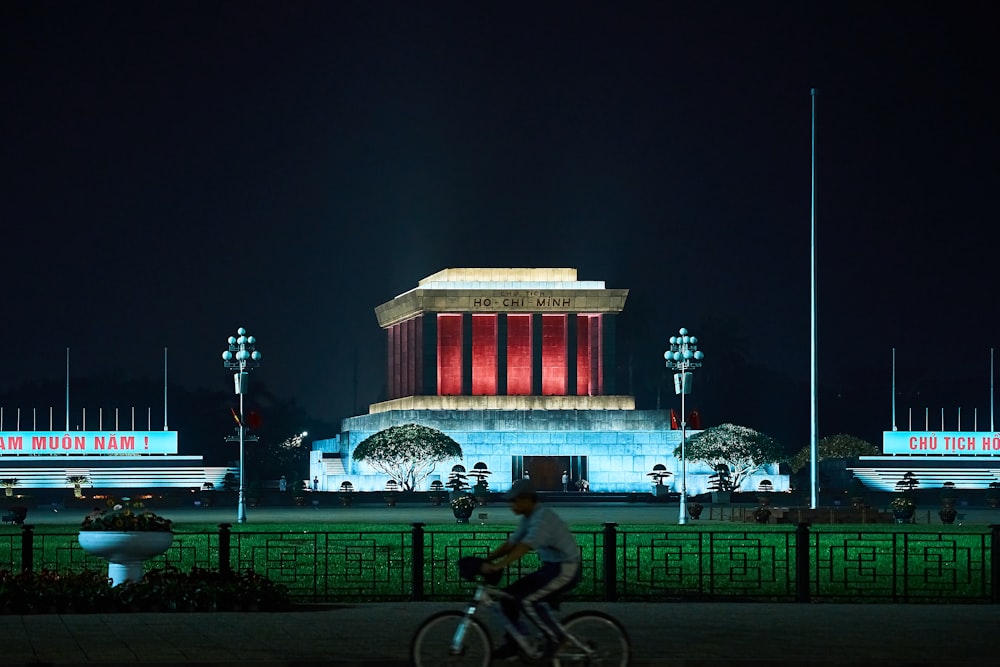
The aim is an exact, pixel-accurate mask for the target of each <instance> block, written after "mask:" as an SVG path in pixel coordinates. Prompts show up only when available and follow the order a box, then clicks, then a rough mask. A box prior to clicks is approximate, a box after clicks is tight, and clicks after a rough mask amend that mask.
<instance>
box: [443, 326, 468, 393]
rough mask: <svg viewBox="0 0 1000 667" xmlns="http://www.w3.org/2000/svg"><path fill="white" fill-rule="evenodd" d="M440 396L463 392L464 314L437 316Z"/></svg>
mask: <svg viewBox="0 0 1000 667" xmlns="http://www.w3.org/2000/svg"><path fill="white" fill-rule="evenodd" d="M437 323H438V335H437V363H438V373H437V376H438V382H437V384H438V386H437V393H438V396H458V395H460V394H461V393H462V316H461V315H451V314H439V315H438V316H437Z"/></svg>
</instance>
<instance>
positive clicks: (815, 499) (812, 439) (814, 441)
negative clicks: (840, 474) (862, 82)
mask: <svg viewBox="0 0 1000 667" xmlns="http://www.w3.org/2000/svg"><path fill="white" fill-rule="evenodd" d="M810 97H812V196H811V202H810V213H811V215H810V222H811V225H810V226H811V235H810V236H811V244H810V245H811V247H810V250H811V253H812V281H811V283H812V298H811V313H810V323H811V340H810V350H811V355H810V356H811V362H810V366H811V371H810V394H811V397H810V398H811V400H810V420H809V426H810V428H809V478H810V482H811V490H810V495H809V507H810V508H811V509H816V508H817V507H818V506H819V397H818V394H819V389H818V386H817V383H818V377H817V376H818V371H817V362H816V347H817V341H816V89H815V88H813V89H812V90H810Z"/></svg>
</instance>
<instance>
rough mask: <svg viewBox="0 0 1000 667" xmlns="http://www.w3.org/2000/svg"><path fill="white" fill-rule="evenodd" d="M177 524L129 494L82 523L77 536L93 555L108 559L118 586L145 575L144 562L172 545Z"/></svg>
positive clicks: (112, 579) (93, 513) (109, 570)
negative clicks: (135, 500)
mask: <svg viewBox="0 0 1000 667" xmlns="http://www.w3.org/2000/svg"><path fill="white" fill-rule="evenodd" d="M172 528H173V524H172V522H171V521H170V520H169V519H164V518H163V517H161V516H158V515H157V514H154V513H153V512H150V511H149V510H147V509H144V508H143V506H142V503H139V502H132V501H130V500H129V499H128V498H122V499H121V500H120V501H117V500H114V499H109V500H108V504H107V507H106V508H103V509H102V508H99V507H98V508H95V509H94V511H93V512H91V513H90V514H88V515H87V516H86V517H85V518H84V519H83V523H81V524H80V533H79V535H78V536H77V540H78V541H79V542H80V547H81V548H82V549H83V550H84V551H86V552H87V553H89V554H91V555H93V556H99V557H101V558H105V559H107V561H108V578H109V579H111V585H112V586H117V585H119V584H121V583H124V582H126V581H139V580H140V579H142V563H143V561H144V560H146V559H148V558H152V557H153V556H158V555H159V554H161V553H163V552H164V551H166V550H167V549H168V548H170V544H171V542H173V539H174V534H173V532H171V531H172Z"/></svg>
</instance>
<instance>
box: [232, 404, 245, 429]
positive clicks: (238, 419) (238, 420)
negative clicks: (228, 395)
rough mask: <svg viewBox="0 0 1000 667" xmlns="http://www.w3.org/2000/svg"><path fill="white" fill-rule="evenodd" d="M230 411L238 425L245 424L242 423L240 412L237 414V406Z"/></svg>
mask: <svg viewBox="0 0 1000 667" xmlns="http://www.w3.org/2000/svg"><path fill="white" fill-rule="evenodd" d="M229 411H230V412H232V413H233V419H234V420H235V421H236V425H237V426H243V424H241V423H240V416H239V415H238V414H236V409H235V408H229Z"/></svg>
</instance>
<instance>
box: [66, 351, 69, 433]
mask: <svg viewBox="0 0 1000 667" xmlns="http://www.w3.org/2000/svg"><path fill="white" fill-rule="evenodd" d="M66 431H69V348H68V347H67V348H66Z"/></svg>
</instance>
